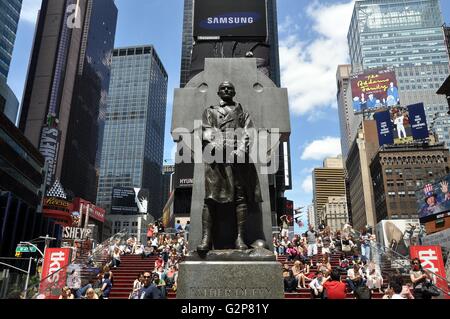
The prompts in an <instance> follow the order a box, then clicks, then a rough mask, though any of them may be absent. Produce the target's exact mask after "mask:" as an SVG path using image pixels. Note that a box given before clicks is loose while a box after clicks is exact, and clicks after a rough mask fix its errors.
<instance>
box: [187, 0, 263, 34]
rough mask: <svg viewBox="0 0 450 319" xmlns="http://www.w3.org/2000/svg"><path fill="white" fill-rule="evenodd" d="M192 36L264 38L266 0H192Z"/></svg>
mask: <svg viewBox="0 0 450 319" xmlns="http://www.w3.org/2000/svg"><path fill="white" fill-rule="evenodd" d="M194 37H196V38H202V37H206V38H208V37H212V38H214V37H219V38H229V37H245V38H265V37H267V10H266V0H239V1H223V0H194Z"/></svg>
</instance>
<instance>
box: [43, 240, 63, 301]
mask: <svg viewBox="0 0 450 319" xmlns="http://www.w3.org/2000/svg"><path fill="white" fill-rule="evenodd" d="M70 254H71V249H70V248H47V249H46V250H45V256H44V263H43V267H42V278H43V279H44V280H43V281H42V282H41V285H40V287H39V293H40V295H41V297H42V299H58V297H59V295H61V289H62V288H63V287H64V286H65V285H66V278H67V271H66V269H63V268H64V267H66V266H67V265H68V264H69V262H70ZM61 269H62V270H61Z"/></svg>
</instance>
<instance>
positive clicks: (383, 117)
mask: <svg viewBox="0 0 450 319" xmlns="http://www.w3.org/2000/svg"><path fill="white" fill-rule="evenodd" d="M374 118H375V120H376V122H377V129H378V139H379V143H380V145H392V144H409V143H412V142H414V141H418V140H424V139H426V138H428V136H429V131H428V125H427V120H426V115H425V108H424V105H423V103H419V104H413V105H409V106H407V107H401V106H395V107H393V108H391V109H390V110H388V111H382V112H377V113H375V115H374Z"/></svg>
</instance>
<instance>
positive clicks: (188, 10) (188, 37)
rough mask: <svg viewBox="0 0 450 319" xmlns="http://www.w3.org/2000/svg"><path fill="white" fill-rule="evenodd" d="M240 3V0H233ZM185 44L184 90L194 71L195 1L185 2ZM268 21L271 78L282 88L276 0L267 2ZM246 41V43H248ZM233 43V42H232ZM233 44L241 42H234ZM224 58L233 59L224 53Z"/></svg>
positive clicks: (183, 50) (182, 73)
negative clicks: (192, 64)
mask: <svg viewBox="0 0 450 319" xmlns="http://www.w3.org/2000/svg"><path fill="white" fill-rule="evenodd" d="M232 1H236V3H238V2H239V0H232ZM183 17H184V20H183V44H182V52H181V77H180V87H181V88H183V87H184V86H185V85H186V84H187V83H188V82H189V80H190V74H191V71H192V67H191V62H192V52H193V46H194V37H193V31H194V30H193V18H194V0H184V14H183ZM267 21H268V39H267V40H268V41H267V42H268V44H269V45H270V76H269V77H270V78H271V79H272V81H273V82H274V83H275V84H276V85H277V86H280V59H279V53H278V21H277V2H276V0H267ZM247 40H248V39H247ZM247 40H245V41H247ZM230 42H231V41H230ZM232 42H233V43H235V42H239V41H232ZM224 54H225V55H224V56H223V57H224V58H231V57H233V56H231V55H230V56H227V53H226V52H225V53H224Z"/></svg>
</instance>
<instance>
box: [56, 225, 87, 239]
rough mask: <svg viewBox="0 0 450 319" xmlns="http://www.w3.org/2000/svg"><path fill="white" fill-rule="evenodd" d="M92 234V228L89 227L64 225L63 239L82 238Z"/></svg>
mask: <svg viewBox="0 0 450 319" xmlns="http://www.w3.org/2000/svg"><path fill="white" fill-rule="evenodd" d="M91 235H92V230H91V229H89V228H78V227H64V228H63V236H62V237H63V239H75V240H82V239H86V238H87V237H91Z"/></svg>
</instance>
